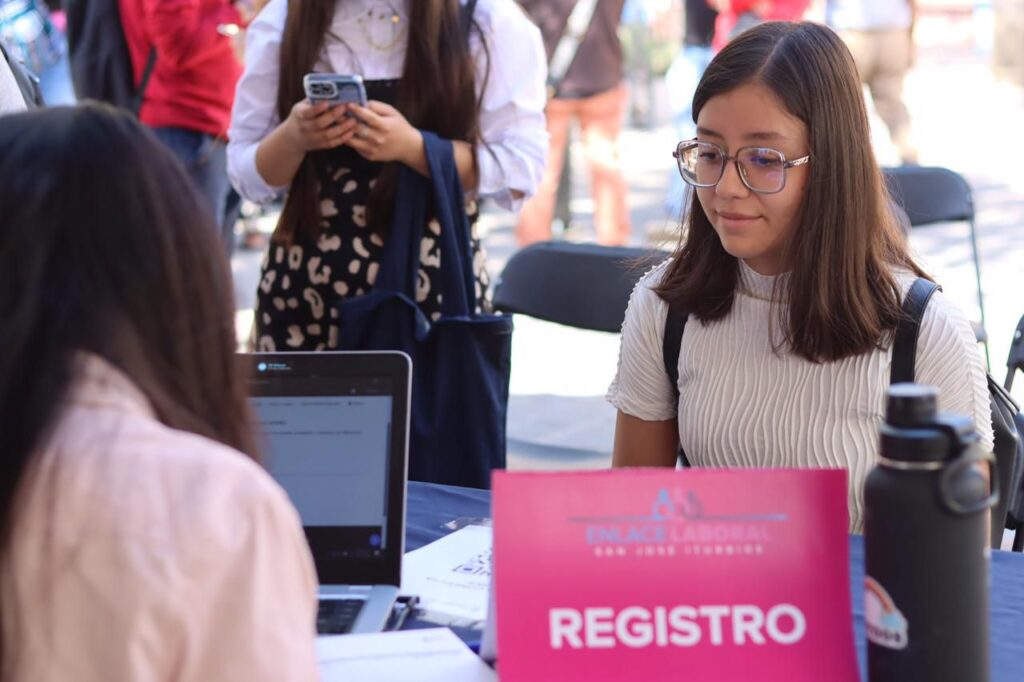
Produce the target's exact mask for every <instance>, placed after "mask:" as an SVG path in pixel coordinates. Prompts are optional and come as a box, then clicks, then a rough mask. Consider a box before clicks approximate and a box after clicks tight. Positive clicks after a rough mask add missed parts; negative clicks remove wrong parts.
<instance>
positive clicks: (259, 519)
mask: <svg viewBox="0 0 1024 682" xmlns="http://www.w3.org/2000/svg"><path fill="white" fill-rule="evenodd" d="M0 149H3V150H4V153H3V154H0V279H2V280H3V284H2V286H0V316H2V317H3V320H4V335H3V342H2V350H3V352H2V353H0V428H2V429H3V433H4V447H3V449H2V453H0V459H2V466H3V470H4V475H3V476H2V477H0V679H2V680H5V681H6V680H32V681H33V682H48V681H51V680H52V681H53V682H57V681H58V680H60V681H63V680H75V681H76V682H108V681H109V680H175V681H177V682H189V681H195V682H200V681H203V682H205V681H208V680H218V681H219V682H225V681H237V682H253V681H259V680H266V681H267V682H271V681H274V682H280V681H282V680H286V681H296V682H297V681H305V680H310V681H312V680H316V679H318V674H317V668H316V660H315V652H314V640H315V636H316V633H315V627H314V623H315V618H316V607H317V601H316V600H317V580H316V572H315V570H314V567H313V562H312V559H311V557H310V554H309V549H308V546H307V544H306V540H305V538H304V535H303V532H302V527H301V525H300V522H299V517H298V514H297V513H296V511H295V509H294V508H293V507H292V505H291V503H290V502H289V500H288V498H287V497H286V495H285V493H284V492H283V491H282V490H281V489H280V488H279V487H278V486H277V484H276V483H274V482H273V480H272V479H271V478H270V476H269V475H268V474H267V473H266V472H265V471H264V470H263V469H262V468H261V467H260V465H259V461H258V453H257V448H256V444H255V442H254V440H255V431H254V429H255V425H254V423H253V420H252V417H251V416H250V413H249V409H248V405H247V400H246V392H245V384H244V377H243V376H242V375H241V370H240V369H239V367H240V365H239V364H238V363H236V362H235V361H234V360H235V358H234V348H235V331H234V305H233V301H232V284H231V277H230V273H229V271H228V266H227V263H226V262H225V260H224V257H223V254H222V252H221V250H220V249H219V248H218V240H217V237H216V233H215V231H214V229H213V223H212V217H211V216H210V215H209V214H208V212H207V211H205V210H204V209H203V207H202V205H201V203H200V202H201V200H200V197H199V195H198V194H197V193H196V191H195V190H194V188H193V186H192V184H191V182H190V180H189V179H188V177H187V175H186V174H185V172H184V171H183V170H182V168H181V166H180V164H179V163H178V162H177V161H176V160H175V159H174V158H173V156H172V155H171V153H170V152H168V151H167V150H166V149H164V147H163V146H162V145H161V144H160V143H159V142H158V141H157V140H156V139H155V137H154V136H153V135H152V134H151V133H150V132H148V131H146V130H145V129H144V128H143V127H142V126H141V125H139V123H138V122H137V121H136V120H135V119H134V117H133V116H132V115H131V114H129V113H127V112H125V111H121V110H115V109H113V108H110V107H107V106H105V105H90V104H87V105H83V106H81V107H78V108H56V109H49V110H42V111H39V112H33V113H21V114H12V115H9V116H6V117H4V118H3V123H2V125H0Z"/></svg>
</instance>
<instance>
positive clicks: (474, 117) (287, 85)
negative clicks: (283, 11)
mask: <svg viewBox="0 0 1024 682" xmlns="http://www.w3.org/2000/svg"><path fill="white" fill-rule="evenodd" d="M342 1H344V0H289V2H288V19H287V21H286V22H285V27H284V35H283V37H282V41H281V56H280V64H281V67H280V81H279V85H278V91H277V113H278V116H279V117H280V119H281V120H282V121H283V120H284V119H285V118H287V117H288V114H289V113H290V112H291V110H292V107H293V106H295V104H296V103H297V102H299V101H301V100H302V99H304V98H305V96H306V95H305V92H304V91H303V87H302V78H303V76H305V75H306V74H307V73H309V72H311V71H312V70H313V68H314V67H315V65H316V63H317V61H318V60H319V58H320V55H321V54H322V52H323V49H324V44H325V41H326V38H327V31H328V29H329V28H330V25H331V21H332V20H333V18H334V11H335V8H336V6H337V3H338V2H342ZM409 8H410V16H409V27H410V28H409V30H408V46H407V48H406V52H405V64H404V65H403V67H402V84H401V87H400V88H399V91H398V101H397V103H396V108H397V109H398V110H399V111H400V112H402V115H403V116H405V118H406V119H407V120H408V121H409V123H411V124H412V125H413V126H414V127H416V128H419V129H421V130H429V131H431V132H434V133H437V134H438V135H439V136H441V137H443V138H447V139H451V140H462V141H465V142H469V143H471V144H473V145H474V147H475V145H476V144H477V142H478V141H479V136H480V133H479V127H480V120H479V119H480V100H479V98H478V97H477V95H476V88H475V83H476V63H475V61H474V60H473V56H472V54H471V53H470V49H469V42H468V35H467V33H468V30H469V29H470V28H472V29H473V30H476V31H478V32H479V30H480V28H479V26H478V25H477V24H476V22H475V21H466V20H465V19H464V16H463V12H462V10H461V6H460V4H459V0H412V1H411V2H410V3H409ZM481 37H482V36H481ZM483 49H484V54H485V55H486V54H487V46H486V44H484V45H483ZM485 73H486V70H485ZM485 78H486V77H485ZM482 91H483V88H481V92H482ZM474 158H475V155H474ZM323 163H324V153H323V152H312V153H309V154H307V155H306V158H305V159H303V161H302V165H301V166H299V170H298V172H297V173H296V174H295V177H294V178H293V179H292V182H291V186H290V189H289V191H288V197H287V199H286V200H285V205H284V210H283V211H282V213H281V219H280V221H279V222H278V225H277V230H276V231H275V233H274V239H275V240H276V241H278V242H285V243H288V242H290V241H291V240H292V239H293V238H294V237H295V236H301V237H304V238H306V239H310V240H313V239H315V238H316V237H317V236H318V235H319V234H320V232H321V230H322V229H323V228H322V226H321V218H320V202H319V201H318V200H317V195H318V189H319V188H318V187H317V169H318V166H319V165H320V164H323ZM397 178H398V164H397V162H391V163H387V164H385V165H384V168H382V169H381V172H380V175H379V176H378V178H377V182H376V184H375V185H374V188H373V189H372V190H371V191H370V199H369V207H368V210H367V217H368V220H369V224H370V227H371V228H372V229H374V230H375V231H377V232H378V233H380V232H383V231H384V230H385V229H386V226H387V224H388V222H389V221H390V219H391V208H392V207H391V201H392V198H393V197H394V192H395V184H396V182H397Z"/></svg>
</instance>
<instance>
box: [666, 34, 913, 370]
mask: <svg viewBox="0 0 1024 682" xmlns="http://www.w3.org/2000/svg"><path fill="white" fill-rule="evenodd" d="M748 83H758V84H761V85H763V86H765V87H767V88H768V89H769V90H771V91H772V92H773V93H774V94H775V95H776V96H777V97H778V98H779V100H780V101H781V102H782V104H783V106H784V107H785V108H786V109H787V111H788V112H789V113H790V114H791V115H793V116H795V117H797V118H799V119H800V120H801V121H803V122H804V124H805V125H806V126H807V130H808V138H809V143H810V156H811V162H810V164H809V166H808V168H809V173H810V176H809V181H808V183H807V187H806V190H805V195H804V198H803V205H802V208H801V211H800V218H799V223H798V225H797V227H796V230H795V232H794V235H793V239H792V242H791V244H790V245H789V248H788V256H789V260H790V262H791V264H792V272H791V273H790V274H789V277H788V278H787V279H788V282H787V286H786V289H785V291H784V292H781V294H782V298H783V300H784V301H785V302H786V303H788V306H786V307H788V314H787V311H786V309H785V308H776V311H777V314H779V315H781V316H783V317H782V319H781V320H780V323H781V325H780V326H781V328H782V330H783V332H784V338H785V345H786V346H787V349H788V350H789V351H791V352H793V353H795V354H796V355H798V356H800V357H803V358H806V359H807V360H810V361H812V362H827V361H832V360H840V359H842V358H847V357H851V356H855V355H860V354H862V353H865V352H868V351H870V350H872V349H874V348H880V347H883V346H884V345H885V343H886V342H887V340H888V338H889V337H890V336H891V334H892V332H893V330H895V328H896V323H897V321H898V320H899V318H900V316H901V291H900V288H899V286H898V285H897V282H896V279H895V277H894V275H893V272H892V270H893V268H894V267H897V268H906V269H908V270H910V271H912V272H914V273H915V274H917V275H918V276H922V277H923V276H926V275H925V274H924V272H922V270H921V269H920V268H919V267H918V266H917V265H916V264H915V263H914V261H913V259H912V258H911V256H910V254H909V253H908V250H907V246H906V238H905V236H904V234H903V232H902V230H901V229H900V227H899V223H898V220H897V217H896V215H895V214H894V212H893V211H892V209H891V206H890V203H889V200H888V195H887V191H886V189H885V184H884V181H883V179H882V174H881V171H880V170H879V167H878V164H877V163H876V161H875V157H874V153H873V152H872V150H871V141H870V136H869V133H868V117H867V111H866V109H865V105H864V97H863V94H862V92H861V85H860V80H859V79H858V76H857V68H856V66H855V65H854V62H853V58H852V57H851V55H850V52H849V50H848V49H847V48H846V46H845V45H844V44H843V42H842V41H841V40H840V39H839V37H838V36H837V35H836V34H835V33H833V32H832V31H831V30H829V29H828V28H826V27H824V26H820V25H818V24H813V23H809V22H801V23H788V22H768V23H764V24H761V25H759V26H756V27H754V28H751V29H750V30H748V31H746V32H744V33H743V34H741V35H740V36H739V37H737V38H736V39H735V40H733V41H732V42H730V43H729V44H728V45H727V46H726V47H725V48H724V49H723V50H722V51H721V52H720V53H719V54H718V55H717V56H716V57H715V58H714V59H713V60H712V61H711V64H710V65H709V66H708V68H707V71H705V72H704V76H703V77H702V78H701V80H700V83H699V84H698V86H697V90H696V92H695V94H694V97H693V119H694V121H696V120H697V116H698V114H699V113H700V111H701V109H702V108H703V107H704V105H705V104H706V103H707V102H708V100H710V99H711V98H712V97H715V96H716V95H720V94H723V93H726V92H729V91H731V90H733V89H735V88H737V87H739V86H741V85H745V84H748ZM684 228H685V232H684V235H683V237H682V240H681V243H680V246H679V248H678V250H677V251H676V253H675V254H674V256H673V261H672V263H671V265H670V266H669V269H668V272H667V273H666V276H665V279H664V280H663V281H662V283H661V284H660V285H659V286H658V288H657V292H658V294H659V295H660V296H661V298H662V299H664V300H665V301H666V302H667V303H668V304H669V305H670V306H671V307H672V308H673V309H675V310H678V311H679V312H687V313H692V314H694V315H695V316H696V317H697V319H699V320H700V321H701V322H703V323H709V322H712V321H714V320H719V319H721V318H723V317H725V316H726V315H728V314H729V311H730V310H731V309H732V304H733V298H734V296H735V292H736V286H737V282H738V277H739V264H738V261H737V259H736V258H735V257H733V256H731V255H730V254H729V253H727V252H726V251H725V249H724V248H723V247H722V243H721V241H720V240H719V238H718V235H717V234H716V233H715V230H714V228H713V227H712V225H711V222H710V221H709V220H708V217H707V215H706V214H705V213H704V209H703V208H702V207H701V205H700V202H699V201H696V200H694V201H691V202H690V208H689V213H688V215H687V216H686V218H685V221H684ZM775 298H776V297H773V300H774V299H775ZM773 305H775V304H773Z"/></svg>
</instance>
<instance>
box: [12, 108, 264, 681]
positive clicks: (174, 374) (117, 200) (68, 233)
mask: <svg viewBox="0 0 1024 682" xmlns="http://www.w3.org/2000/svg"><path fill="white" fill-rule="evenodd" d="M0 149H2V150H3V153H0V319H2V320H3V345H2V352H0V433H2V434H3V447H2V448H0V468H2V475H0V560H2V559H6V556H7V552H8V551H9V550H10V548H9V541H10V538H11V532H12V530H13V528H14V526H15V525H16V524H17V521H18V519H17V509H16V504H15V501H16V497H17V493H18V490H19V486H20V484H21V482H22V480H23V478H24V477H25V475H26V472H27V471H28V470H29V466H30V464H31V462H32V461H33V458H34V457H35V456H36V454H37V453H38V452H39V450H40V448H42V447H44V446H45V444H46V440H47V438H48V437H49V434H50V433H51V432H52V430H53V429H54V427H55V426H56V424H57V423H58V421H59V419H60V415H61V409H62V407H63V405H64V403H65V399H66V397H67V395H68V391H69V389H70V388H71V385H72V383H73V381H74V380H75V376H76V371H77V363H78V360H77V358H78V357H79V354H80V353H81V352H82V351H85V352H88V353H91V354H93V355H96V356H99V357H100V358H102V359H103V360H105V361H106V362H108V363H110V364H111V365H113V366H114V367H116V368H118V369H119V370H121V371H122V372H124V374H125V375H127V376H128V377H129V378H130V379H131V380H132V382H134V384H135V385H136V386H137V387H138V388H139V390H140V391H141V392H142V393H143V395H145V397H146V398H147V399H148V401H149V403H150V405H151V406H152V408H153V411H154V412H155V414H156V417H157V419H159V420H160V421H161V422H162V423H164V424H166V425H167V426H170V427H172V428H175V429H180V430H183V431H190V432H192V433H196V434H200V435H202V436H206V437H208V438H211V439H213V440H217V441H220V442H222V443H225V444H227V445H230V446H232V447H234V448H236V449H238V450H241V451H243V452H245V453H248V454H250V455H251V456H253V457H254V458H255V456H256V450H255V444H254V441H255V436H254V432H253V423H252V420H251V416H250V411H249V407H248V403H247V401H246V397H245V382H244V377H243V376H242V373H241V370H240V369H239V365H238V363H236V362H234V350H235V327H234V300H233V297H234V293H233V289H232V284H231V274H230V271H229V268H228V264H227V259H225V258H224V251H223V247H222V245H221V244H220V241H219V239H218V237H217V227H216V225H215V224H214V222H213V216H211V215H207V212H206V211H205V210H204V209H203V208H202V206H203V203H202V200H201V198H200V197H199V195H198V194H197V193H196V191H195V189H193V185H192V182H191V180H190V179H189V177H188V176H187V174H186V172H185V170H184V169H183V168H182V167H181V165H180V164H179V163H178V161H177V160H176V159H175V158H174V156H173V155H172V154H171V153H170V152H169V151H167V150H166V149H165V148H164V146H163V145H162V144H160V142H159V141H158V140H157V139H156V138H155V137H153V135H152V133H150V132H149V131H147V130H146V129H144V128H143V126H142V125H141V124H139V122H138V121H137V120H136V119H135V117H133V116H132V115H130V114H128V113H126V112H123V111H120V110H117V109H113V108H111V107H107V106H102V105H95V104H86V105H82V106H80V107H75V108H58V109H45V110H39V111H36V112H32V113H24V114H16V115H10V116H5V117H4V118H3V122H2V123H0ZM3 564H6V561H0V565H3ZM11 608H12V607H11V605H10V604H0V621H4V622H8V623H9V622H10V621H8V619H7V616H10V613H9V610H10V609H11ZM12 630H14V631H10V630H9V631H0V679H2V678H4V674H5V673H6V672H7V670H6V669H7V668H8V667H9V665H10V664H11V660H12V657H13V656H14V654H15V653H16V651H15V649H14V648H12V647H11V646H10V644H11V641H10V638H11V637H12V636H14V635H16V634H17V632H16V629H12Z"/></svg>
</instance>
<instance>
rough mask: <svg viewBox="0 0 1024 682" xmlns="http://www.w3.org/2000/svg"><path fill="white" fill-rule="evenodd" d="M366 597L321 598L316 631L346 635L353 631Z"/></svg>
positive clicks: (322, 633)
mask: <svg viewBox="0 0 1024 682" xmlns="http://www.w3.org/2000/svg"><path fill="white" fill-rule="evenodd" d="M365 605H366V600H365V599H345V598H341V599H321V600H320V607H319V609H318V610H317V614H316V631H317V633H318V634H321V635H345V634H348V633H349V632H351V631H352V626H353V625H355V622H356V618H358V617H359V612H360V611H362V610H363V606H365Z"/></svg>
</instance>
